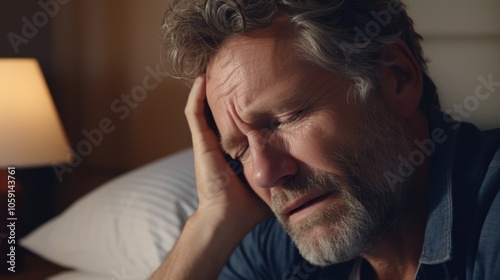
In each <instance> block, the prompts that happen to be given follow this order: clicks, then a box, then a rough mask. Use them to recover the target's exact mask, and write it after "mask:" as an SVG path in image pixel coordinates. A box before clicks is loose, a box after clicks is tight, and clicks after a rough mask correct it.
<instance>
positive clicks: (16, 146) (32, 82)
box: [0, 58, 70, 169]
mask: <svg viewBox="0 0 500 280" xmlns="http://www.w3.org/2000/svg"><path fill="white" fill-rule="evenodd" d="M67 147H68V142H67V139H66V136H65V134H64V131H63V127H62V125H61V122H60V120H59V117H58V114H57V111H56V108H55V106H54V103H53V102H52V98H51V95H50V92H49V89H48V87H47V84H46V83H45V79H44V76H43V73H42V71H41V69H40V66H39V65H38V62H37V61H36V60H35V59H30V58H0V169H6V168H8V167H37V166H43V165H48V164H51V163H53V162H66V161H68V160H70V158H68V157H69V155H68V149H67Z"/></svg>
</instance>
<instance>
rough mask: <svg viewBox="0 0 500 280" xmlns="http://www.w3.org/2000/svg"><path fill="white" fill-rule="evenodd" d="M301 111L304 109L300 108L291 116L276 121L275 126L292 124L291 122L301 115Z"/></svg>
mask: <svg viewBox="0 0 500 280" xmlns="http://www.w3.org/2000/svg"><path fill="white" fill-rule="evenodd" d="M303 113H304V110H300V111H298V112H297V113H295V114H294V115H293V116H291V117H290V118H288V119H286V120H285V121H282V122H277V124H276V126H275V127H276V128H279V127H282V126H285V125H288V124H292V123H294V122H296V121H297V120H298V119H300V117H301V116H302V114H303Z"/></svg>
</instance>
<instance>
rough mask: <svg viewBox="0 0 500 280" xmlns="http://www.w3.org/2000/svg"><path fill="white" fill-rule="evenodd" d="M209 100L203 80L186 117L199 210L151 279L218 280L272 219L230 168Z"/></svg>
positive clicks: (193, 91)
mask: <svg viewBox="0 0 500 280" xmlns="http://www.w3.org/2000/svg"><path fill="white" fill-rule="evenodd" d="M205 99H206V91H205V77H198V78H197V79H196V80H195V82H194V84H193V88H192V89H191V92H190V94H189V98H188V102H187V105H186V109H185V114H186V117H187V120H188V124H189V128H190V130H191V137H192V140H193V150H194V163H195V173H196V187H197V191H198V199H199V206H198V209H197V210H196V212H195V213H194V214H193V216H191V217H190V218H189V220H188V221H187V223H186V226H185V227H184V229H183V231H182V234H181V236H180V238H179V240H178V241H177V243H176V245H175V247H174V248H173V249H172V251H171V252H170V254H169V256H168V257H167V259H166V261H165V262H164V263H163V265H162V266H161V267H160V269H158V271H157V272H156V273H155V274H154V275H153V277H152V278H151V279H155V280H156V279H167V278H168V279H174V280H176V279H216V278H217V276H218V274H219V273H220V270H221V269H222V267H223V266H224V264H225V262H226V261H227V259H228V257H229V256H230V254H231V253H232V251H233V250H234V248H235V247H236V246H237V245H238V244H239V242H240V241H241V239H243V237H244V236H245V235H246V234H247V233H248V231H250V229H251V228H253V227H254V226H255V225H256V224H257V223H259V222H261V221H263V220H264V219H266V218H268V217H270V216H271V212H270V210H269V208H268V207H267V206H266V205H265V203H264V202H262V201H261V200H260V199H259V198H258V197H257V195H255V194H254V193H253V192H252V191H251V190H250V189H249V188H248V187H247V186H245V185H244V183H243V182H242V181H241V180H240V179H239V178H238V176H237V175H236V174H234V173H233V172H232V170H231V168H230V167H229V164H228V162H227V161H226V159H225V158H224V155H223V153H222V151H221V150H220V146H219V142H218V139H217V136H216V134H215V132H214V131H213V130H212V129H211V128H210V126H209V125H208V122H207V120H206V114H205Z"/></svg>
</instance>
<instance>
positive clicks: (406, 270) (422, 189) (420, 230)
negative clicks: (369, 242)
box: [361, 162, 428, 280]
mask: <svg viewBox="0 0 500 280" xmlns="http://www.w3.org/2000/svg"><path fill="white" fill-rule="evenodd" d="M427 173H428V163H427V162H426V163H425V164H424V165H423V166H421V168H419V169H418V171H417V174H416V177H417V178H420V179H417V182H416V184H415V186H414V187H415V192H414V193H413V194H411V195H410V197H409V198H408V199H407V203H405V207H404V209H403V210H402V211H401V213H400V214H399V215H398V216H397V217H396V218H395V220H394V222H393V223H392V224H391V226H390V227H389V228H388V229H387V230H386V231H384V233H383V234H382V235H383V237H382V238H381V239H380V240H379V241H378V242H377V243H376V244H375V245H374V246H372V247H371V248H370V249H368V250H367V251H366V252H363V254H362V255H361V256H362V257H363V258H365V259H366V260H367V261H368V262H369V263H370V265H371V267H372V268H373V271H374V273H375V276H376V279H403V280H405V279H415V275H416V272H417V269H418V265H419V259H420V255H421V252H422V247H423V243H424V235H425V226H426V222H427V196H428V195H427V192H428V182H427V178H428V176H427V175H428V174H427Z"/></svg>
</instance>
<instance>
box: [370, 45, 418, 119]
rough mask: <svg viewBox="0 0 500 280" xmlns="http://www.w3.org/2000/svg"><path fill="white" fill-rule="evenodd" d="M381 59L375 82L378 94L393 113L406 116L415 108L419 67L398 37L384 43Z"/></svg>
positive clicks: (413, 111)
mask: <svg viewBox="0 0 500 280" xmlns="http://www.w3.org/2000/svg"><path fill="white" fill-rule="evenodd" d="M381 59H382V61H383V62H382V66H381V69H380V72H379V73H380V76H379V85H380V90H381V91H382V92H381V94H382V97H383V99H384V100H385V101H386V102H387V103H388V104H389V106H390V108H391V110H392V111H393V112H394V113H396V114H398V115H400V116H401V117H402V118H405V119H406V118H409V117H411V116H412V115H414V114H415V113H417V112H419V108H418V105H419V104H420V99H421V98H422V90H423V80H422V69H421V67H420V65H419V64H418V63H417V60H416V59H415V57H413V54H412V53H411V51H410V49H409V48H408V46H407V45H406V44H405V43H404V42H403V41H402V40H398V41H397V42H395V43H392V44H390V45H387V46H384V47H383V48H382V52H381Z"/></svg>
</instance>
